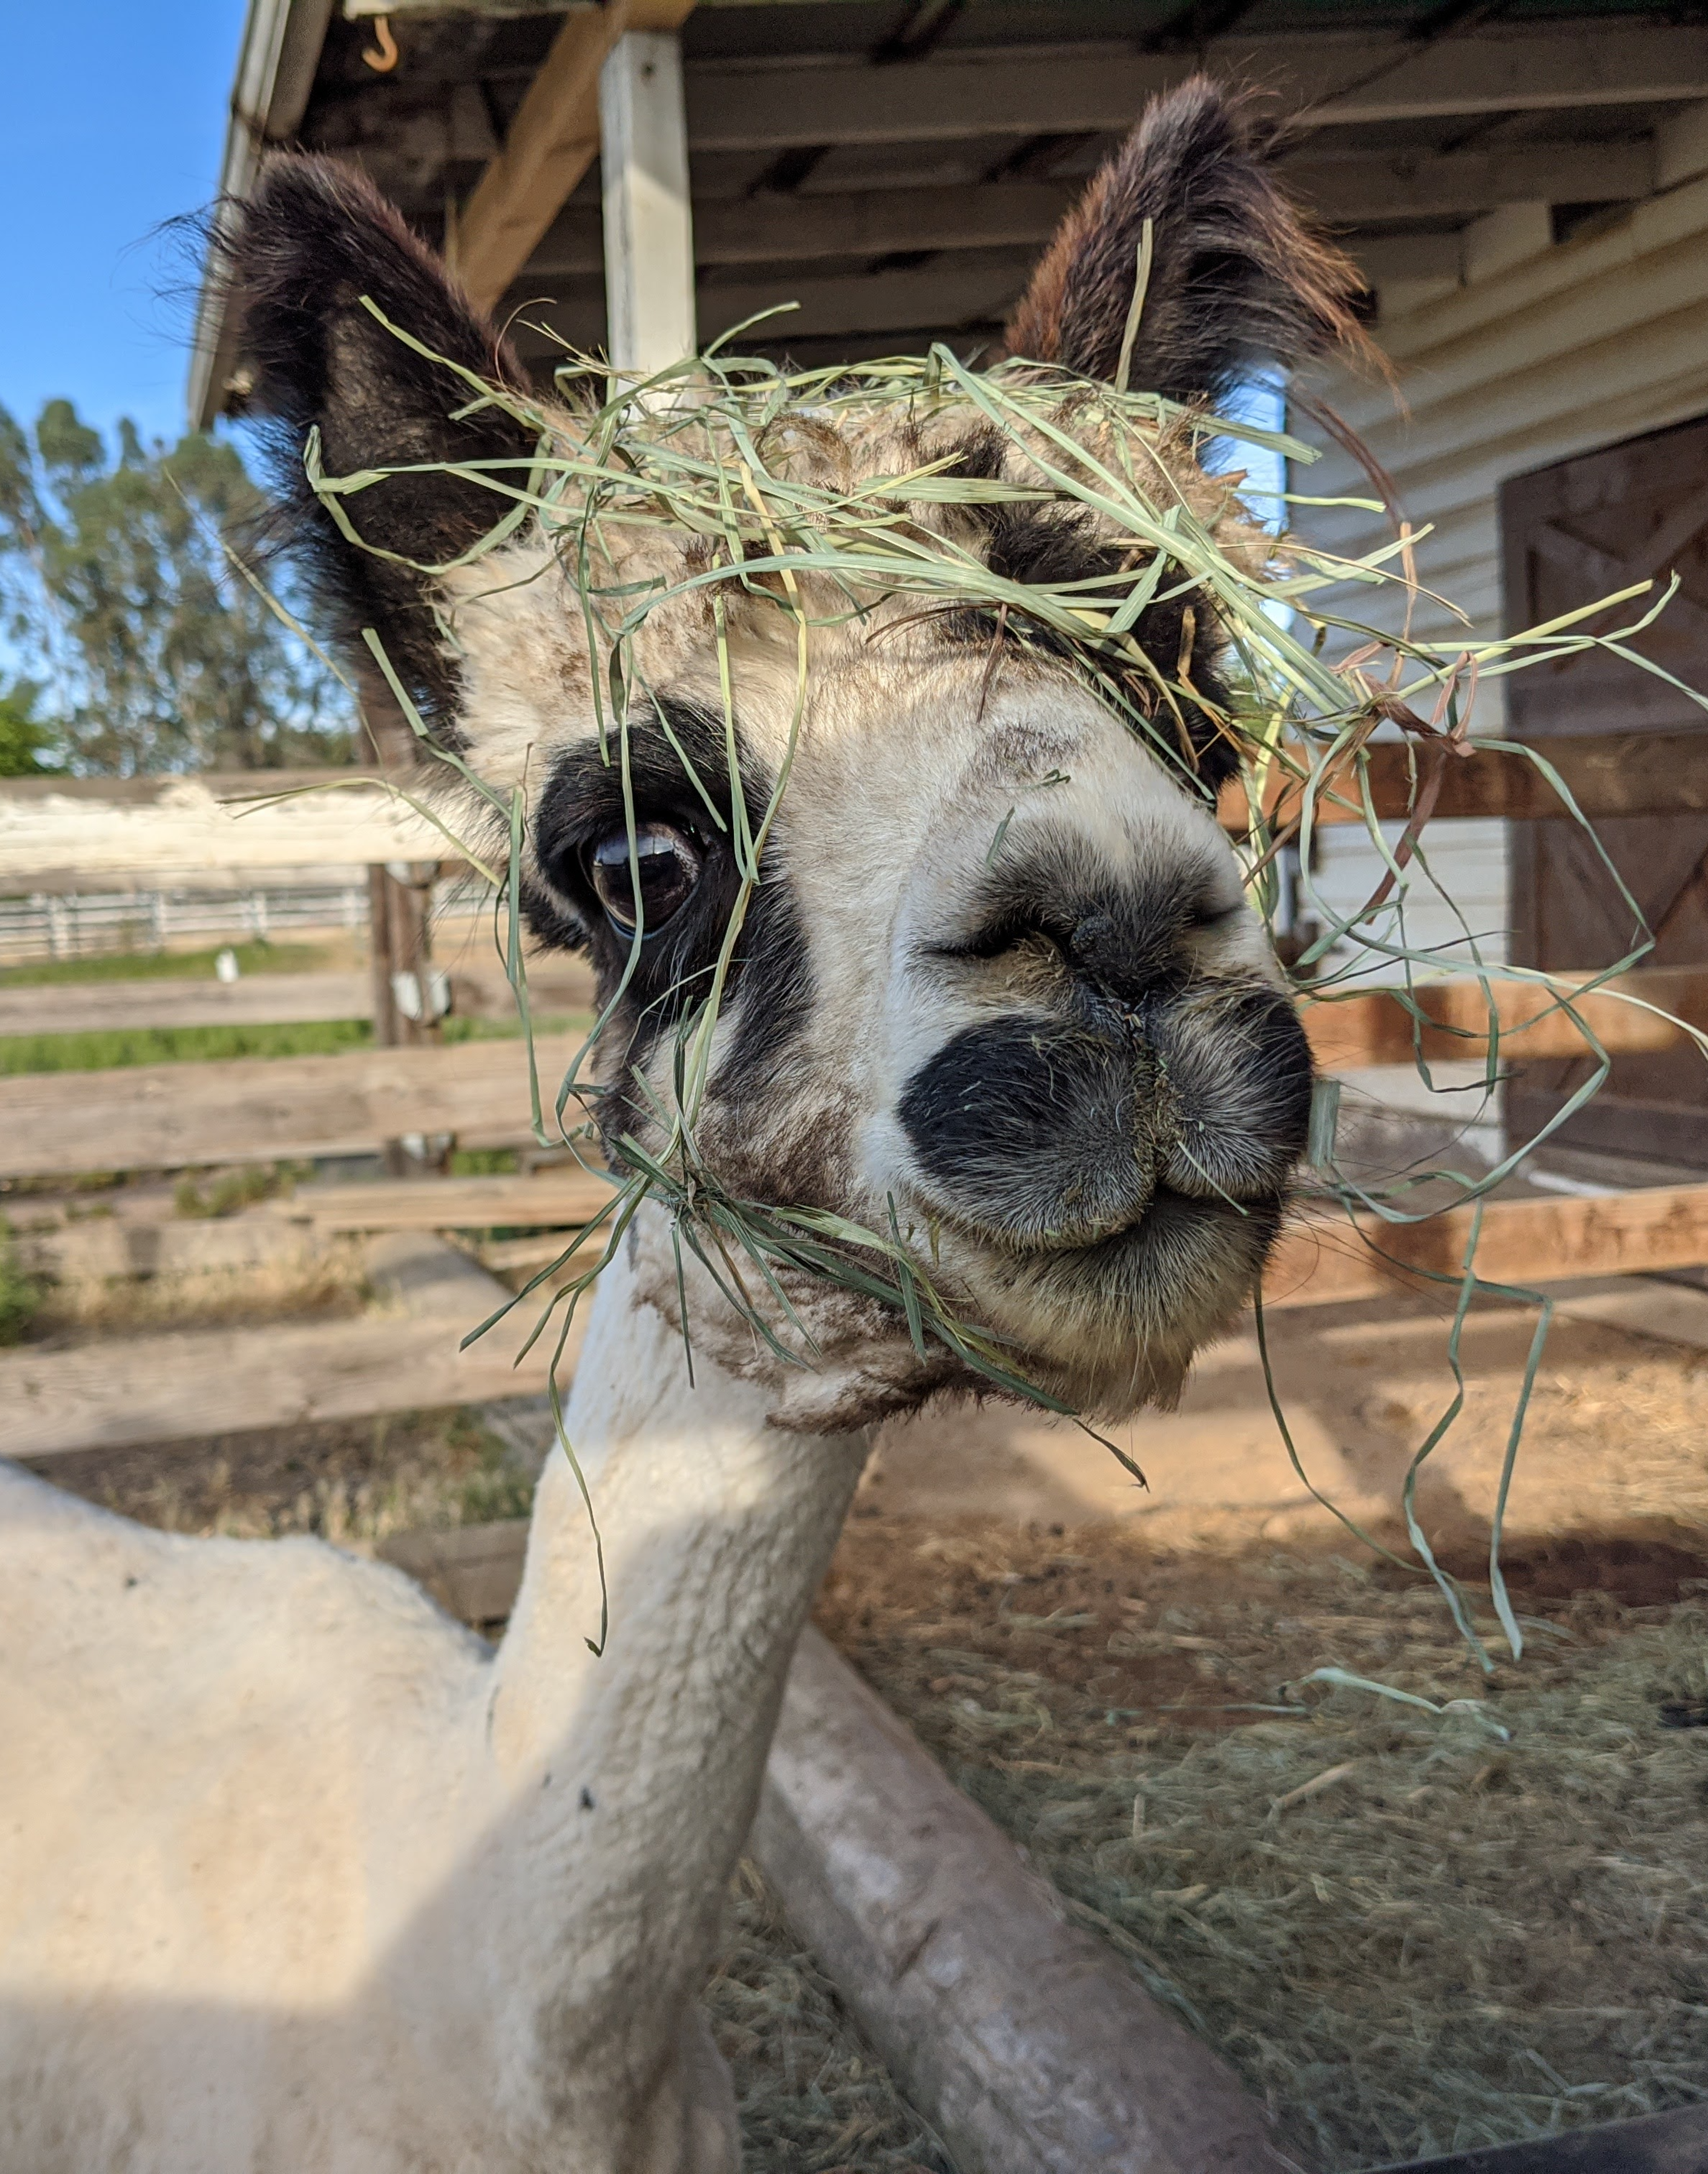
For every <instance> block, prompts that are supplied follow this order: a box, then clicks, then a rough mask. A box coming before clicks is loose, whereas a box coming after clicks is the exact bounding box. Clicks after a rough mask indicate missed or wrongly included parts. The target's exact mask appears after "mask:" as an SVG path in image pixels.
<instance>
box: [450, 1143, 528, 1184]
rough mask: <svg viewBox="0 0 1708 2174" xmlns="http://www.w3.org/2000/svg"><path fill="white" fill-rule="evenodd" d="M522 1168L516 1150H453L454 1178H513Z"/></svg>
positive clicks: (452, 1165)
mask: <svg viewBox="0 0 1708 2174" xmlns="http://www.w3.org/2000/svg"><path fill="white" fill-rule="evenodd" d="M521 1168H522V1158H521V1156H520V1155H517V1153H516V1149H514V1148H452V1149H451V1176H453V1177H513V1176H515V1175H516V1171H519V1170H520V1169H521Z"/></svg>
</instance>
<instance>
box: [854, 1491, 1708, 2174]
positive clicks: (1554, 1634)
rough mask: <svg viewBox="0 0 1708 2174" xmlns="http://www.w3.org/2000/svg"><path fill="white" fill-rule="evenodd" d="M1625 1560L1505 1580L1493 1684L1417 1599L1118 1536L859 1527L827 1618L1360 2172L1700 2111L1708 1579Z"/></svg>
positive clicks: (1186, 2008) (1231, 2047) (1252, 2082)
mask: <svg viewBox="0 0 1708 2174" xmlns="http://www.w3.org/2000/svg"><path fill="white" fill-rule="evenodd" d="M1625 1552H1626V1553H1627V1554H1629V1555H1630V1564H1629V1566H1627V1568H1626V1569H1625V1570H1624V1571H1621V1570H1619V1567H1618V1566H1617V1563H1616V1562H1615V1564H1614V1567H1613V1570H1612V1571H1611V1572H1610V1571H1609V1569H1608V1559H1607V1558H1605V1557H1603V1558H1597V1557H1594V1556H1593V1555H1591V1554H1589V1553H1588V1552H1586V1551H1580V1552H1579V1555H1578V1556H1577V1559H1576V1561H1575V1562H1570V1561H1566V1562H1562V1561H1560V1560H1555V1562H1554V1563H1553V1564H1552V1565H1550V1564H1549V1562H1548V1560H1546V1559H1544V1558H1542V1557H1538V1558H1537V1559H1535V1560H1532V1561H1531V1562H1529V1563H1527V1564H1526V1563H1518V1564H1515V1565H1512V1566H1510V1575H1511V1577H1512V1581H1513V1585H1514V1588H1515V1597H1516V1604H1517V1606H1518V1608H1519V1609H1520V1610H1521V1612H1522V1614H1525V1615H1526V1617H1527V1627H1528V1628H1529V1630H1530V1631H1531V1633H1532V1651H1531V1652H1529V1653H1527V1656H1526V1658H1525V1660H1524V1662H1523V1663H1522V1665H1520V1666H1518V1667H1516V1668H1515V1667H1513V1666H1511V1665H1510V1664H1508V1665H1506V1666H1505V1667H1502V1668H1498V1669H1497V1672H1496V1674H1495V1676H1494V1679H1493V1680H1492V1681H1489V1682H1485V1681H1484V1679H1483V1678H1482V1676H1481V1673H1480V1671H1479V1670H1478V1668H1477V1667H1476V1665H1475V1663H1473V1660H1472V1659H1471V1658H1470V1656H1469V1654H1468V1652H1467V1648H1466V1647H1465V1645H1464V1643H1463V1641H1462V1640H1460V1639H1459V1638H1458V1637H1457V1635H1456V1634H1455V1632H1454V1631H1453V1628H1452V1625H1451V1622H1450V1620H1448V1618H1447V1615H1446V1611H1445V1609H1444V1608H1443V1606H1442V1604H1441V1601H1440V1596H1439V1594H1438V1593H1435V1590H1434V1589H1433V1587H1430V1586H1428V1585H1427V1584H1420V1583H1419V1582H1408V1581H1403V1580H1402V1579H1401V1578H1400V1577H1399V1576H1398V1575H1397V1573H1393V1572H1389V1571H1384V1570H1381V1569H1380V1568H1377V1569H1370V1568H1367V1567H1365V1566H1359V1565H1355V1564H1353V1563H1351V1562H1349V1561H1347V1560H1343V1559H1341V1558H1338V1557H1337V1556H1334V1555H1321V1556H1317V1557H1316V1558H1314V1559H1313V1558H1311V1557H1308V1556H1305V1555H1300V1554H1280V1553H1277V1552H1274V1551H1273V1550H1261V1551H1258V1552H1255V1553H1253V1554H1251V1555H1248V1556H1247V1557H1246V1558H1244V1559H1243V1560H1236V1561H1230V1560H1217V1559H1214V1558H1208V1557H1194V1556H1191V1555H1177V1556H1167V1555H1163V1556H1158V1555H1155V1554H1154V1553H1150V1554H1148V1553H1147V1552H1146V1550H1145V1549H1144V1547H1143V1544H1142V1542H1140V1541H1139V1540H1138V1539H1137V1538H1135V1537H1134V1536H1132V1534H1130V1533H1124V1532H1121V1531H1117V1530H1114V1529H1111V1528H1092V1529H1089V1530H1085V1531H1079V1532H1076V1533H1074V1534H1073V1538H1072V1539H1071V1541H1066V1540H1064V1539H1061V1538H1057V1537H1051V1535H1048V1534H1040V1533H1035V1532H1034V1533H1030V1534H1027V1533H1020V1532H1017V1531H1016V1530H1015V1529H1014V1528H1012V1527H998V1526H995V1525H991V1524H965V1525H964V1526H963V1527H962V1528H960V1529H959V1531H957V1532H954V1533H937V1534H929V1533H926V1532H924V1531H923V1529H922V1528H920V1527H918V1526H910V1525H905V1524H902V1523H900V1522H896V1521H892V1520H888V1519H884V1518H882V1517H868V1518H857V1520H856V1521H855V1522H854V1524H853V1525H852V1526H851V1529H850V1532H849V1533H848V1536H847V1538H846V1541H845V1543H844V1547H843V1550H842V1553H841V1555H840V1556H839V1559H838V1563H837V1566H836V1569H835V1571H834V1572H833V1576H832V1579H831V1582H830V1586H829V1587H828V1588H827V1593H826V1598H825V1603H824V1620H825V1621H826V1627H827V1628H829V1629H830V1631H831V1632H832V1634H833V1635H834V1636H836V1637H837V1638H838V1640H839V1641H840V1643H841V1644H842V1645H843V1646H844V1647H845V1649H846V1650H847V1651H848V1652H850V1653H851V1655H852V1657H853V1658H855V1659H856V1660H857V1662H858V1663H860V1665H861V1666H862V1668H864V1669H865V1670H866V1672H867V1673H868V1674H869V1675H870V1677H871V1678H872V1679H873V1681H874V1682H875V1683H876V1685H878V1688H879V1690H882V1691H883V1693H884V1695H885V1696H886V1697H888V1698H889V1699H890V1700H891V1701H892V1702H893V1703H894V1704H895V1706H897V1707H898V1709H899V1710H900V1712H902V1713H904V1714H905V1716H906V1717H907V1718H908V1719H909V1720H910V1721H911V1722H912V1724H913V1725H914V1727H915V1728H916V1729H917V1730H918V1731H919V1733H921V1735H922V1737H923V1738H924V1739H925V1740H926V1742H927V1744H929V1745H930V1746H931V1748H932V1749H933V1750H934V1751H935V1752H936V1753H937V1754H938V1755H939V1756H940V1757H941V1758H943V1760H944V1761H945V1763H946V1764H947V1765H948V1766H949V1768H950V1770H951V1771H952V1772H953V1773H954V1776H955V1777H956V1779H957V1780H958V1781H959V1782H960V1783H961V1784H962V1785H963V1786H964V1787H966V1788H967V1789H968V1790H969V1791H970V1793H972V1794H973V1795H974V1796H975V1797H976V1798H978V1800H979V1801H980V1802H981V1803H982V1804H984V1805H985V1806H986V1809H988V1810H989V1811H991V1812H992V1814H993V1815H994V1816H995V1817H996V1818H997V1819H998V1820H1000V1821H1001V1823H1002V1824H1003V1825H1004V1826H1005V1827H1006V1828H1007V1830H1008V1832H1009V1833H1010V1834H1011V1835H1012V1836H1013V1837H1014V1839H1015V1840H1016V1841H1019V1843H1021V1844H1022V1845H1023V1846H1024V1847H1025V1848H1026V1849H1027V1850H1028V1851H1029V1852H1030V1854H1031V1855H1032V1857H1033V1858H1035V1861H1036V1862H1037V1863H1039V1865H1040V1868H1043V1869H1044V1870H1046V1871H1047V1872H1048V1874H1050V1876H1051V1878H1052V1879H1054V1880H1055V1881H1056V1883H1057V1885H1058V1886H1059V1887H1060V1888H1061V1889H1062V1892H1063V1893H1064V1895H1067V1896H1068V1897H1069V1898H1070V1902H1071V1906H1073V1907H1074V1909H1075V1911H1076V1913H1077V1914H1078V1915H1079V1916H1080V1917H1081V1919H1082V1921H1083V1922H1085V1923H1089V1924H1091V1925H1093V1926H1094V1927H1095V1928H1097V1929H1099V1930H1100V1931H1101V1932H1102V1933H1104V1935H1105V1937H1106V1938H1107V1939H1110V1940H1111V1942H1112V1944H1114V1945H1115V1946H1116V1948H1117V1949H1118V1950H1119V1951H1120V1952H1121V1953H1122V1954H1123V1955H1126V1956H1127V1958H1128V1960H1130V1961H1131V1963H1132V1966H1133V1968H1134V1970H1135V1971H1136V1972H1137V1973H1138V1976H1139V1977H1141V1978H1142V1980H1143V1982H1144V1983H1145V1984H1146V1985H1147V1986H1148V1987H1149V1988H1150V1989H1151V1990H1152V1991H1153V1992H1154V1993H1157V1994H1158V1995H1159V1996H1160V1997H1161V1998H1164V1999H1165V2000H1167V2001H1170V2003H1172V2004H1174V2005H1175V2006H1176V2008H1177V2009H1179V2010H1180V2011H1181V2013H1183V2014H1186V2016H1187V2017H1188V2019H1189V2020H1191V2021H1192V2023H1193V2025H1194V2026H1195V2027H1196V2028H1197V2029H1198V2030H1200V2031H1202V2032H1203V2035H1204V2036H1206V2037H1207V2038H1208V2040H1209V2041H1210V2042H1212V2043H1213V2044H1215V2045H1216V2046H1218V2047H1219V2048H1220V2049H1221V2050H1222V2051H1223V2052H1224V2054H1225V2056H1226V2057H1227V2058H1229V2059H1230V2061H1231V2062H1232V2063H1234V2065H1235V2067H1236V2068H1237V2069H1239V2071H1240V2074H1242V2075H1243V2077H1244V2078H1245V2079H1246V2083H1247V2084H1248V2085H1249V2086H1251V2088H1252V2089H1254V2090H1257V2092H1259V2093H1260V2094H1261V2095H1262V2096H1263V2097H1264V2099H1265V2100H1266V2101H1267V2103H1268V2104H1269V2106H1271V2108H1272V2110H1273V2112H1274V2113H1275V2115H1276V2116H1277V2117H1278V2121H1279V2123H1280V2125H1281V2133H1282V2135H1283V2137H1284V2139H1289V2140H1290V2142H1291V2144H1292V2148H1293V2149H1294V2150H1295V2151H1296V2152H1297V2154H1298V2155H1299V2156H1300V2159H1301V2160H1305V2161H1306V2162H1307V2163H1310V2164H1312V2165H1316V2166H1328V2167H1332V2168H1333V2169H1335V2170H1337V2174H1343V2170H1348V2169H1351V2168H1354V2167H1359V2166H1371V2165H1375V2164H1380V2163H1383V2162H1386V2161H1388V2160H1397V2159H1404V2158H1409V2157H1412V2156H1413V2155H1425V2154H1428V2153H1431V2152H1437V2151H1447V2150H1462V2149H1467V2148H1468V2147H1470V2146H1472V2145H1474V2144H1484V2143H1495V2142H1505V2141H1509V2140H1512V2139H1518V2138H1522V2137H1527V2136H1534V2135H1538V2134H1546V2133H1551V2132H1552V2131H1554V2130H1555V2129H1558V2128H1564V2127H1566V2126H1569V2125H1571V2124H1574V2123H1580V2122H1584V2121H1596V2120H1610V2119H1613V2118H1616V2117H1621V2116H1624V2115H1632V2114H1638V2113H1642V2112H1649V2111H1651V2110H1657V2109H1660V2108H1663V2107H1667V2106H1676V2105H1679V2104H1682V2103H1684V2102H1687V2101H1690V2100H1692V2099H1696V2098H1701V2097H1708V1913H1705V1911H1704V1908H1703V1900H1704V1891H1705V1887H1708V1870H1705V1867H1708V1728H1698V1727H1693V1726H1689V1725H1688V1724H1690V1723H1692V1722H1697V1721H1708V1579H1705V1578H1703V1577H1702V1576H1701V1573H1702V1572H1703V1571H1705V1570H1708V1564H1705V1563H1702V1562H1693V1561H1691V1560H1690V1559H1689V1557H1688V1556H1686V1555H1683V1554H1682V1553H1679V1552H1678V1551H1668V1550H1667V1549H1656V1548H1650V1549H1640V1548H1633V1549H1627V1550H1626V1551H1625ZM1690 1572H1694V1573H1696V1575H1695V1576H1694V1577H1693V1576H1689V1575H1688V1573H1690ZM1681 1573H1683V1574H1684V1575H1682V1576H1681ZM1609 1575H1611V1576H1613V1578H1614V1580H1615V1582H1616V1583H1621V1584H1622V1592H1609V1591H1607V1590H1602V1591H1586V1592H1577V1593H1576V1594H1575V1595H1572V1597H1563V1594H1570V1593H1571V1589H1572V1588H1574V1587H1580V1586H1584V1585H1588V1584H1592V1583H1593V1582H1595V1581H1596V1579H1597V1578H1598V1577H1599V1578H1605V1577H1607V1576H1609ZM1693 1587H1694V1589H1692V1588H1693ZM1634 1602H1640V1603H1645V1604H1632V1603H1634ZM1323 1668H1335V1669H1338V1670H1340V1671H1343V1672H1344V1673H1345V1674H1347V1675H1349V1676H1354V1677H1358V1678H1362V1679H1366V1680H1367V1681H1369V1682H1370V1683H1380V1684H1381V1685H1386V1686H1387V1687H1388V1688H1389V1690H1390V1691H1391V1692H1392V1691H1397V1692H1402V1693H1405V1694H1409V1695H1411V1696H1412V1697H1413V1698H1414V1699H1416V1700H1420V1701H1429V1705H1430V1706H1432V1707H1435V1708H1443V1707H1445V1708H1446V1709H1447V1710H1446V1712H1431V1711H1430V1710H1428V1709H1427V1708H1426V1707H1425V1706H1423V1705H1421V1704H1406V1703H1403V1702H1401V1701H1399V1700H1397V1699H1396V1698H1394V1697H1392V1696H1391V1695H1389V1696H1384V1695H1381V1693H1380V1692H1379V1691H1377V1690H1365V1689H1357V1688H1354V1687H1352V1686H1350V1685H1346V1684H1343V1683H1342V1684H1335V1683H1331V1682H1327V1681H1324V1680H1322V1679H1317V1680H1316V1681H1315V1682H1312V1681H1311V1680H1309V1679H1311V1677H1312V1676H1313V1674H1315V1672H1316V1671H1318V1670H1321V1669H1323ZM1459 1701H1475V1703H1474V1704H1469V1703H1467V1704H1464V1705H1461V1704H1460V1703H1459ZM1277 1708H1280V1709H1284V1711H1281V1712H1278V1711H1276V1710H1275V1709H1277Z"/></svg>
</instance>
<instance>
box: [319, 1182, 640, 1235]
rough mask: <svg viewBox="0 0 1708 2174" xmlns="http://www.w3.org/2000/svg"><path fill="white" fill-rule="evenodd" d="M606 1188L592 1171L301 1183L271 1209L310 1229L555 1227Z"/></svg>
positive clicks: (599, 1198) (601, 1198) (589, 1211)
mask: <svg viewBox="0 0 1708 2174" xmlns="http://www.w3.org/2000/svg"><path fill="white" fill-rule="evenodd" d="M612 1192H613V1187H612V1185H611V1183H610V1182H609V1180H608V1179H607V1178H604V1177H602V1176H600V1175H599V1173H598V1172H597V1171H591V1170H579V1169H575V1168H570V1169H567V1170H551V1171H541V1172H540V1173H539V1174H538V1176H533V1177H437V1178H408V1179H402V1180H399V1181H397V1182H386V1183H384V1184H374V1185H301V1186H299V1187H297V1189H296V1191H295V1192H294V1193H293V1194H292V1196H291V1198H289V1200H288V1201H286V1202H284V1203H282V1204H281V1206H280V1209H279V1210H278V1212H279V1213H280V1214H284V1215H288V1216H289V1217H291V1218H293V1219H296V1220H299V1221H301V1222H305V1223H307V1224H308V1225H310V1226H311V1228H312V1229H314V1230H325V1231H331V1230H490V1229H492V1228H493V1227H494V1226H495V1225H498V1226H502V1225H505V1224H511V1225H517V1226H519V1227H522V1228H524V1229H526V1228H527V1226H528V1225H537V1226H538V1227H540V1228H543V1229H548V1230H556V1229H561V1228H562V1227H564V1226H565V1225H574V1224H577V1223H586V1222H588V1221H590V1220H591V1219H592V1218H593V1217H594V1216H595V1215H597V1214H598V1212H599V1210H600V1209H602V1208H603V1206H604V1205H605V1203H607V1202H608V1200H609V1199H610V1198H611V1195H612Z"/></svg>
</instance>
